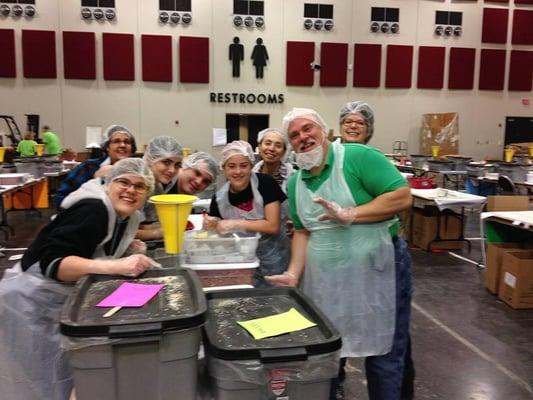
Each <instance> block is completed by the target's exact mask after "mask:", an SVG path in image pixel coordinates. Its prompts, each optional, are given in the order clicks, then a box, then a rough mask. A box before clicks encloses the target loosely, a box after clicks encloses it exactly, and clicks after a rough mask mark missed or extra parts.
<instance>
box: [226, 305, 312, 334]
mask: <svg viewBox="0 0 533 400" xmlns="http://www.w3.org/2000/svg"><path fill="white" fill-rule="evenodd" d="M237 323H238V324H239V325H240V326H242V327H243V328H244V329H246V330H247V331H248V332H250V334H251V335H252V336H253V337H254V339H264V338H266V337H271V336H277V335H282V334H284V333H289V332H296V331H301V330H302V329H307V328H311V327H312V326H316V324H315V323H314V322H312V321H309V320H308V319H307V318H305V317H304V316H303V315H302V314H300V312H299V311H298V310H296V309H295V308H291V309H290V310H289V311H287V312H284V313H281V314H277V315H271V316H269V317H263V318H256V319H251V320H249V321H237Z"/></svg>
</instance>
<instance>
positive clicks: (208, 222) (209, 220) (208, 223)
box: [202, 214, 220, 231]
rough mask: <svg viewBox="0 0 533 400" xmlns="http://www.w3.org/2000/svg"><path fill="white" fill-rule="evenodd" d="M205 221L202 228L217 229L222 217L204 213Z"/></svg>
mask: <svg viewBox="0 0 533 400" xmlns="http://www.w3.org/2000/svg"><path fill="white" fill-rule="evenodd" d="M203 218H204V223H203V225H202V229H203V230H205V231H216V230H217V225H218V223H219V222H220V218H217V217H210V216H209V215H207V214H203Z"/></svg>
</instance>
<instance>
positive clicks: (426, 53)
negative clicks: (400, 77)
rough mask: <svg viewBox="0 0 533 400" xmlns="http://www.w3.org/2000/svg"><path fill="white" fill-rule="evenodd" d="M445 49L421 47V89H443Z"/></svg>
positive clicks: (419, 65) (419, 56) (419, 52)
mask: <svg viewBox="0 0 533 400" xmlns="http://www.w3.org/2000/svg"><path fill="white" fill-rule="evenodd" d="M445 56H446V48H445V47H432V46H420V47H419V48H418V80H417V87H418V88H419V89H442V87H443V86H444V59H445Z"/></svg>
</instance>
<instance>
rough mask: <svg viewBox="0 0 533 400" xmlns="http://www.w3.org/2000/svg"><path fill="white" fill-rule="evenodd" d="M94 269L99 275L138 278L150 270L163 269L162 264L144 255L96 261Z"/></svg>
mask: <svg viewBox="0 0 533 400" xmlns="http://www.w3.org/2000/svg"><path fill="white" fill-rule="evenodd" d="M92 267H93V270H94V271H95V272H96V273H97V274H102V275H123V276H129V277H136V276H139V275H140V274H142V273H143V272H144V271H146V270H148V269H152V268H161V264H159V263H158V262H156V261H154V260H152V259H151V258H150V257H146V256H145V255H144V254H134V255H132V256H128V257H123V258H119V259H117V260H95V261H94V263H93V265H92Z"/></svg>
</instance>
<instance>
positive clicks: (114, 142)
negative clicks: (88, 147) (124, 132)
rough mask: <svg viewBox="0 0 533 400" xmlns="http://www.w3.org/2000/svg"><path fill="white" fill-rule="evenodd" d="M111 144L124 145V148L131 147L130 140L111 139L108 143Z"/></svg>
mask: <svg viewBox="0 0 533 400" xmlns="http://www.w3.org/2000/svg"><path fill="white" fill-rule="evenodd" d="M109 143H111V144H121V143H124V144H125V145H126V146H131V140H130V139H112V140H110V141H109Z"/></svg>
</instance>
